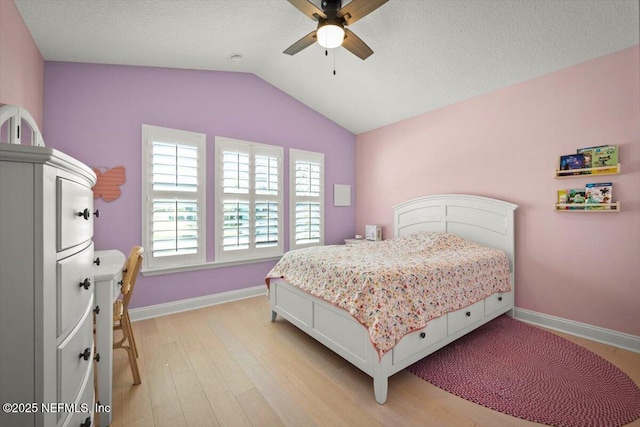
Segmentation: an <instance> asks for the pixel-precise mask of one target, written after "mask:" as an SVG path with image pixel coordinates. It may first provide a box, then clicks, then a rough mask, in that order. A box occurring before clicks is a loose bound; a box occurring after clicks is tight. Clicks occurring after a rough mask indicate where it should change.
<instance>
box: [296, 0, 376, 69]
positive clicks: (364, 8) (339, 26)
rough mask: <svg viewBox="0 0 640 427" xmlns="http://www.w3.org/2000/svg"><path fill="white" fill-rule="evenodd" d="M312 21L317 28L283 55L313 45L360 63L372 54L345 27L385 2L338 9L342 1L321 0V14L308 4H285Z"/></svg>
mask: <svg viewBox="0 0 640 427" xmlns="http://www.w3.org/2000/svg"><path fill="white" fill-rule="evenodd" d="M287 1H288V2H289V3H291V4H292V5H294V6H295V7H296V8H297V9H298V10H300V11H301V12H302V13H304V14H305V15H307V16H308V17H309V18H311V19H313V20H314V21H318V28H317V29H315V30H314V31H311V32H310V33H309V34H307V35H306V36H304V37H303V38H301V39H300V40H298V41H297V42H295V43H294V44H292V45H291V46H289V47H288V48H287V50H285V51H284V52H283V53H286V54H288V55H295V54H296V53H298V52H300V51H301V50H302V49H304V48H307V47H309V46H311V45H312V44H313V43H315V42H316V41H317V42H318V44H319V45H320V46H322V47H324V48H326V49H331V48H335V47H338V46H343V47H344V48H345V49H347V50H348V51H349V52H351V53H353V54H354V55H356V56H357V57H358V58H360V59H367V58H368V57H369V56H371V54H373V51H372V50H371V48H370V47H369V46H367V44H366V43H365V42H363V41H362V40H361V39H360V38H359V37H358V36H356V35H355V34H354V33H353V32H351V31H349V30H348V29H347V28H345V26H348V25H351V24H353V23H354V22H356V21H358V20H359V19H361V18H363V17H365V16H367V15H368V14H370V13H371V12H373V11H374V10H376V9H377V8H379V7H380V6H382V5H383V4H385V3H386V2H387V1H388V0H352V1H351V2H350V3H349V4H347V5H346V6H345V7H342V0H322V10H320V9H318V7H317V6H316V5H315V4H313V3H311V2H310V1H309V0H287Z"/></svg>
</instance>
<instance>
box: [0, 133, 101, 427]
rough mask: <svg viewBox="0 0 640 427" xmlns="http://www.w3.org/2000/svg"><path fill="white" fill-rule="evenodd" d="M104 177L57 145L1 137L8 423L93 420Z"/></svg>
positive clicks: (2, 394) (2, 328)
mask: <svg viewBox="0 0 640 427" xmlns="http://www.w3.org/2000/svg"><path fill="white" fill-rule="evenodd" d="M95 179H96V177H95V174H94V173H93V172H92V171H91V169H89V168H88V167H87V166H85V165H83V164H82V163H80V162H78V161H77V160H75V159H73V158H71V157H69V156H67V155H65V154H63V153H61V152H59V151H56V150H54V149H51V148H47V147H41V146H36V147H34V146H27V145H15V144H0V402H1V403H2V404H3V411H2V412H0V425H1V426H74V427H77V426H84V427H87V426H89V425H91V424H93V413H92V411H93V408H94V391H93V359H94V343H93V310H94V283H93V261H94V257H93V255H94V254H93V242H92V237H93V218H94V212H93V193H92V191H91V187H92V186H93V185H94V184H95ZM9 405H11V406H9Z"/></svg>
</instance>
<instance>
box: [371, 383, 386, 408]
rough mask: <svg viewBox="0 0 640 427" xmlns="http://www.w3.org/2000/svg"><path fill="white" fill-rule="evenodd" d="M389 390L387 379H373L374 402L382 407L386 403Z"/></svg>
mask: <svg viewBox="0 0 640 427" xmlns="http://www.w3.org/2000/svg"><path fill="white" fill-rule="evenodd" d="M388 389H389V378H386V377H385V378H373V392H374V394H375V396H376V402H378V403H379V404H381V405H383V404H384V403H385V402H386V401H387V391H388Z"/></svg>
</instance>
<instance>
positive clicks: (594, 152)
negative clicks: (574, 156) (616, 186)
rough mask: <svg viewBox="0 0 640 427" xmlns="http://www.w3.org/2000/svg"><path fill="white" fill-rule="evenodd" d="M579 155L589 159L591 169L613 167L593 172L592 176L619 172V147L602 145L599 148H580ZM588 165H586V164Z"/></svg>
mask: <svg viewBox="0 0 640 427" xmlns="http://www.w3.org/2000/svg"><path fill="white" fill-rule="evenodd" d="M577 153H578V154H582V155H583V156H584V157H589V158H590V159H589V161H590V166H585V167H590V168H602V167H605V166H613V167H612V168H611V169H599V170H594V171H591V174H593V175H597V174H603V173H614V172H616V171H617V170H618V146H616V145H601V146H599V147H587V148H579V149H578V150H577ZM585 164H586V163H585Z"/></svg>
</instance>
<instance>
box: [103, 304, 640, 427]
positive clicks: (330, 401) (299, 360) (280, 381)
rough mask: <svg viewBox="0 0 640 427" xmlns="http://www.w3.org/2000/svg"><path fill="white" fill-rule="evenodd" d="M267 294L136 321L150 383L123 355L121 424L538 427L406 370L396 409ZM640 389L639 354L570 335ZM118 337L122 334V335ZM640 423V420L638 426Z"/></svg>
mask: <svg viewBox="0 0 640 427" xmlns="http://www.w3.org/2000/svg"><path fill="white" fill-rule="evenodd" d="M269 319H270V310H269V303H268V300H267V299H266V298H265V297H257V298H251V299H246V300H242V301H237V302H232V303H227V304H222V305H217V306H213V307H208V308H203V309H199V310H194V311H190V312H185V313H179V314H174V315H171V316H164V317H159V318H155V319H149V320H143V321H139V322H134V330H135V336H136V339H137V342H138V347H139V352H140V357H139V359H138V363H139V366H140V372H141V375H142V384H141V385H138V386H134V385H133V379H132V376H131V370H130V368H129V365H128V362H127V358H126V353H125V352H124V351H123V350H117V351H115V352H114V389H113V423H112V426H114V427H120V426H171V427H176V426H195V427H199V426H206V427H209V426H233V427H235V426H283V425H285V426H295V427H300V426H313V425H318V426H327V425H331V426H338V425H344V426H456V427H458V426H462V427H464V426H491V427H498V426H533V425H536V424H534V423H530V422H527V421H523V420H520V419H518V418H514V417H511V416H509V415H505V414H502V413H499V412H495V411H492V410H490V409H487V408H484V407H482V406H479V405H476V404H474V403H471V402H468V401H466V400H463V399H461V398H458V397H456V396H454V395H451V394H449V393H447V392H445V391H443V390H440V389H438V388H437V387H435V386H433V385H431V384H429V383H428V382H426V381H423V380H421V379H419V378H418V377H416V376H414V375H413V374H411V373H409V372H407V371H401V372H399V373H397V374H396V375H394V376H393V377H392V378H391V379H390V381H389V397H388V400H387V403H386V404H384V405H378V404H377V403H376V402H375V400H374V397H373V384H372V379H371V378H370V377H369V376H367V375H366V374H363V373H362V372H360V371H359V370H358V369H356V368H354V367H353V366H352V365H351V364H349V363H347V362H345V361H344V360H343V359H342V358H340V357H339V356H337V355H335V354H334V353H333V352H331V351H330V350H327V349H326V348H325V347H324V346H322V345H320V344H318V343H317V342H316V341H314V340H313V339H311V338H309V337H308V336H307V335H305V334H304V333H302V332H300V331H299V330H298V329H297V328H295V327H294V326H292V325H291V324H289V323H288V322H287V321H285V320H282V319H281V318H278V320H277V321H276V322H275V323H271V322H270V321H269ZM563 336H565V337H567V338H569V339H571V340H572V341H575V342H577V343H578V344H580V345H583V346H585V347H587V348H589V349H590V350H592V351H594V352H595V353H597V354H599V355H600V356H602V357H604V358H605V359H607V360H609V361H611V362H612V363H614V364H615V365H617V366H618V367H620V368H621V369H622V370H623V371H625V372H626V373H627V374H628V375H629V376H630V377H631V378H633V380H634V381H635V382H636V383H637V384H640V354H637V353H633V352H629V351H625V350H621V349H618V348H615V347H611V346H608V345H604V344H599V343H595V342H591V341H588V340H585V339H581V338H576V337H571V336H569V335H563ZM115 338H117V337H115ZM630 425H633V426H636V427H638V426H640V420H636V422H634V423H632V424H630Z"/></svg>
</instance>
